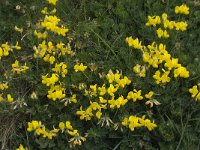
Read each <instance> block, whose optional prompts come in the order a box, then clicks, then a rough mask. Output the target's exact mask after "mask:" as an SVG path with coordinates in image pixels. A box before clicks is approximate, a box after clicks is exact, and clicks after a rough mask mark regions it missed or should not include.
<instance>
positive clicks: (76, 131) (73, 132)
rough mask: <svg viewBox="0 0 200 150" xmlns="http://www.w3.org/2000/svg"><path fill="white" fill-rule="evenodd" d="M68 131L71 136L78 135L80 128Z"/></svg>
mask: <svg viewBox="0 0 200 150" xmlns="http://www.w3.org/2000/svg"><path fill="white" fill-rule="evenodd" d="M67 133H68V134H69V135H71V136H75V135H78V130H73V131H67Z"/></svg>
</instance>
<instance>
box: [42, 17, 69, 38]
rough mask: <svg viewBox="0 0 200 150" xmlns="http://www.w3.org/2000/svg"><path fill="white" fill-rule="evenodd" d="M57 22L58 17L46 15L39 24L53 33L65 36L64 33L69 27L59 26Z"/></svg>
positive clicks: (58, 20)
mask: <svg viewBox="0 0 200 150" xmlns="http://www.w3.org/2000/svg"><path fill="white" fill-rule="evenodd" d="M59 22H60V19H59V18H58V17H57V16H52V15H50V16H48V15H46V16H45V18H44V20H43V22H41V26H42V27H43V28H45V29H46V30H49V31H52V32H53V33H56V34H58V35H62V36H66V33H67V32H68V31H69V29H68V28H66V27H64V26H61V27H59V26H58V25H59Z"/></svg>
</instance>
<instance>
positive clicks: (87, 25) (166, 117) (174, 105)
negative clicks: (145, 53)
mask: <svg viewBox="0 0 200 150" xmlns="http://www.w3.org/2000/svg"><path fill="white" fill-rule="evenodd" d="M45 3H46V2H45V1H39V0H30V1H26V0H6V1H0V18H1V21H0V43H4V42H6V41H9V42H11V43H13V44H15V42H16V41H17V40H18V41H20V44H21V45H22V47H23V50H22V51H20V52H19V53H16V54H15V53H13V55H12V56H10V57H8V58H6V59H2V60H1V61H0V81H2V80H4V79H5V78H4V76H3V73H5V70H7V68H9V67H10V64H11V63H13V60H14V59H15V58H19V59H21V60H23V59H24V60H25V61H28V65H30V66H31V67H32V70H31V71H30V72H29V73H30V74H29V75H28V76H27V75H24V76H20V77H13V76H9V75H8V76H9V78H8V80H9V82H10V83H11V88H10V92H13V93H14V95H17V96H18V97H19V99H18V101H17V104H16V105H17V108H16V109H15V110H13V109H12V107H10V104H7V103H0V122H1V123H0V146H1V148H2V149H6V148H7V149H9V150H10V149H11V150H12V149H15V148H16V147H18V146H19V144H20V143H23V144H24V145H26V146H27V147H29V148H31V149H42V148H43V149H53V150H56V149H58V150H62V149H65V147H66V145H68V142H67V139H65V137H64V135H60V136H59V137H58V138H56V139H55V140H53V141H50V140H47V139H43V138H39V137H38V138H35V137H34V136H33V134H32V133H28V132H27V131H26V128H27V122H28V121H31V120H32V119H38V120H41V121H42V122H43V123H44V124H45V125H46V126H47V127H49V128H51V127H52V126H53V125H56V124H57V123H58V122H59V121H62V120H68V119H69V120H70V119H71V120H73V121H72V123H73V125H74V126H75V127H76V128H78V129H80V131H81V132H82V133H85V132H87V133H89V136H88V138H87V141H86V143H85V144H84V145H83V147H79V148H75V149H86V150H90V149H91V150H92V149H99V150H104V149H105V150H107V149H108V150H109V149H113V150H118V149H120V150H124V149H133V148H134V149H145V150H150V149H161V150H164V149H170V150H174V149H177V150H179V149H180V150H182V149H185V150H187V149H194V150H195V149H199V148H200V140H199V137H200V102H196V101H195V100H194V99H192V98H191V95H190V94H189V93H188V89H189V88H191V87H192V86H193V85H195V84H198V83H200V63H199V59H200V51H199V49H200V28H199V24H200V2H199V1H193V0H173V1H170V0H163V1H157V0H118V1H115V0H101V1H100V0H94V1H93V2H91V1H89V0H59V2H58V5H57V16H59V17H60V18H61V19H62V21H63V22H62V23H63V24H64V25H66V26H67V27H69V29H70V32H69V34H68V37H70V38H72V39H73V41H72V43H71V45H72V48H73V50H74V51H75V52H76V55H75V56H74V57H72V58H70V60H69V61H68V60H67V61H68V66H69V68H70V67H71V68H70V69H69V72H71V74H70V75H69V78H67V79H65V82H66V83H68V88H70V92H78V90H76V89H73V88H71V84H72V83H73V84H75V85H77V84H78V83H80V82H85V83H87V84H94V83H98V84H102V81H101V80H99V79H98V78H97V77H98V73H102V72H103V73H105V74H106V73H107V72H108V71H109V70H110V69H112V70H113V71H115V70H120V71H122V73H123V75H127V76H128V77H129V78H130V79H131V80H132V81H133V82H134V83H133V85H132V87H137V89H142V91H144V93H147V92H148V91H150V90H153V91H156V93H157V94H159V95H158V96H157V97H156V98H157V100H158V101H159V102H160V103H161V105H160V106H156V107H153V108H148V107H146V106H145V105H143V104H144V102H141V103H134V105H132V106H127V107H126V108H124V111H125V110H126V109H127V110H129V111H130V112H129V113H133V114H138V115H141V114H146V115H147V117H148V118H153V120H155V122H156V124H157V125H158V128H156V129H155V130H154V131H152V132H147V130H140V129H138V130H137V131H136V132H133V133H132V132H131V131H129V130H128V129H127V130H125V131H124V132H119V131H116V132H114V131H113V130H111V129H110V128H101V127H99V126H98V125H97V124H96V122H94V124H93V123H92V122H87V123H85V122H80V121H79V118H77V117H75V115H74V114H70V113H71V111H72V110H75V109H76V107H75V106H74V107H73V106H72V108H69V110H68V109H66V107H64V106H63V104H61V103H59V102H53V101H49V100H47V98H46V93H47V91H46V89H44V86H43V85H42V84H40V82H41V80H40V75H41V74H45V73H47V72H48V70H49V68H50V67H52V66H49V64H46V63H42V61H41V60H35V59H32V58H31V56H32V54H33V50H32V47H33V45H37V44H38V43H39V41H38V40H37V39H36V38H35V37H33V36H32V35H31V31H32V29H33V28H35V24H36V22H37V20H38V19H40V18H41V17H42V15H41V14H40V11H41V9H42V8H43V6H45V5H46V4H45ZM182 3H186V4H187V5H188V6H189V7H190V14H189V15H188V16H176V15H174V12H173V11H174V7H175V6H176V5H181V4H182ZM17 5H19V6H20V9H19V10H16V6H17ZM163 12H166V13H168V15H169V18H170V19H176V20H187V22H188V24H189V26H188V30H187V31H185V32H172V33H171V35H172V36H171V38H170V39H167V40H161V39H158V38H157V37H156V34H155V33H154V29H153V28H148V27H146V26H145V23H146V21H147V16H148V15H161V14H162V13H163ZM15 25H17V26H18V27H23V28H24V32H23V34H19V33H16V32H15V31H14V26H15ZM127 36H133V37H138V38H139V39H140V40H142V43H144V44H145V45H147V44H150V43H151V42H153V41H154V40H156V41H158V42H162V43H164V44H166V45H167V50H168V51H169V53H170V54H171V55H172V56H173V57H176V58H178V59H179V62H180V63H181V64H182V65H183V66H185V67H186V68H187V69H188V70H189V71H190V78H188V79H182V78H179V79H172V81H171V82H170V83H169V84H167V86H158V85H155V83H154V80H153V79H152V73H153V72H155V70H154V69H152V70H150V71H149V72H148V74H147V77H146V78H139V77H137V76H136V75H135V74H134V73H133V71H132V67H133V66H135V65H136V64H138V63H142V60H141V53H140V52H138V51H136V50H134V49H131V48H129V47H128V46H127V43H126V42H125V38H126V37H127ZM53 38H54V37H53ZM54 39H55V41H56V40H62V41H64V42H66V41H67V39H66V38H60V39H58V38H56V37H55V38H54ZM75 60H79V61H80V62H83V63H85V64H90V63H95V64H96V65H97V66H98V69H97V71H96V72H94V73H90V72H86V73H85V75H86V76H87V77H86V76H85V75H82V74H76V73H72V72H73V64H74V62H75ZM8 73H9V72H8ZM132 87H131V86H130V87H128V88H130V89H131V88H132ZM127 90H128V89H127ZM32 91H38V95H39V100H37V101H33V100H31V99H30V94H31V92H32ZM79 98H80V99H84V98H85V97H84V96H83V95H79ZM26 104H28V105H27V106H26ZM44 110H45V111H44ZM114 113H118V117H117V118H120V117H122V116H123V115H124V114H123V111H122V110H121V111H119V112H111V113H110V114H114ZM66 114H70V115H69V116H68V115H66Z"/></svg>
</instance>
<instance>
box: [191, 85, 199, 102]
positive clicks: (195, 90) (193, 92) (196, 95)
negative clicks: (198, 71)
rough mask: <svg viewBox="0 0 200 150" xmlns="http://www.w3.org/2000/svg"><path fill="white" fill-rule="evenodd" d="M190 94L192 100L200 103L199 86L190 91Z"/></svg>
mask: <svg viewBox="0 0 200 150" xmlns="http://www.w3.org/2000/svg"><path fill="white" fill-rule="evenodd" d="M189 92H190V93H191V94H192V95H191V96H192V98H195V100H199V101H200V91H199V90H198V86H197V85H194V86H193V87H192V88H190V89H189Z"/></svg>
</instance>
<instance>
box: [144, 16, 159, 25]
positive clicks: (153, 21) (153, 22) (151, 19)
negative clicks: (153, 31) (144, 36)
mask: <svg viewBox="0 0 200 150" xmlns="http://www.w3.org/2000/svg"><path fill="white" fill-rule="evenodd" d="M160 23H161V19H160V17H159V16H148V21H147V23H146V26H147V27H149V26H154V27H155V26H156V25H157V24H160Z"/></svg>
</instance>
